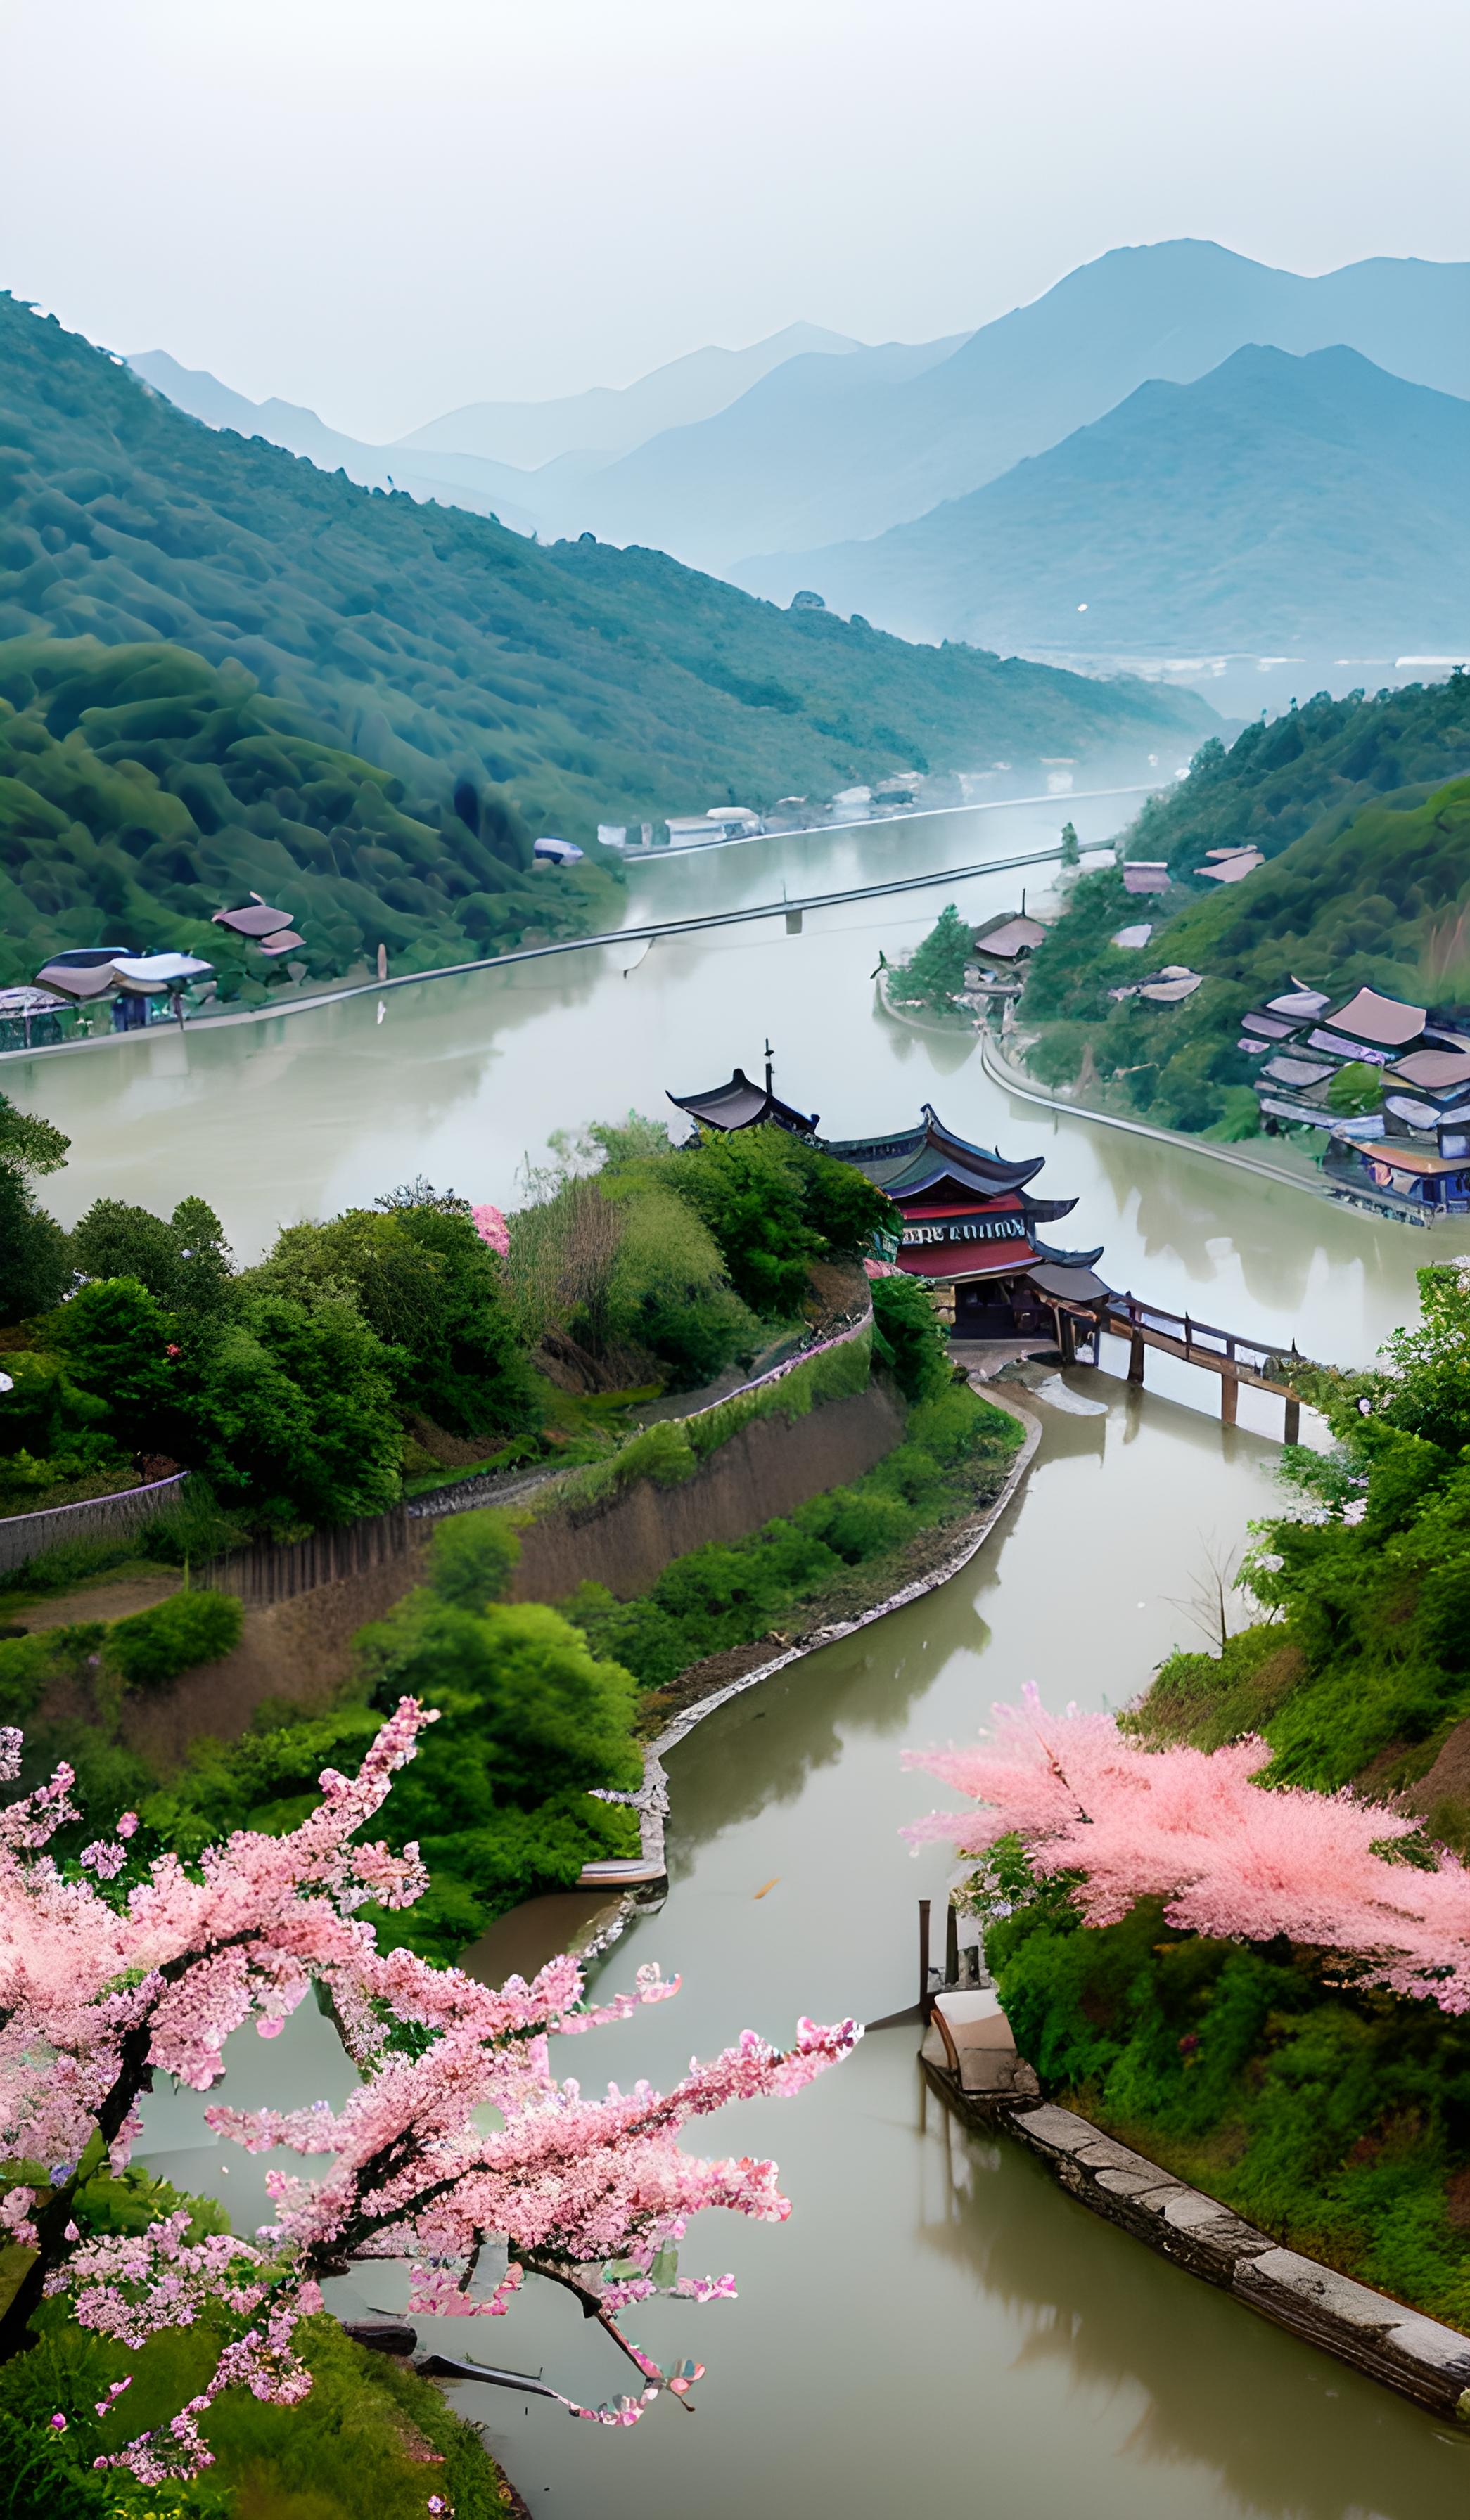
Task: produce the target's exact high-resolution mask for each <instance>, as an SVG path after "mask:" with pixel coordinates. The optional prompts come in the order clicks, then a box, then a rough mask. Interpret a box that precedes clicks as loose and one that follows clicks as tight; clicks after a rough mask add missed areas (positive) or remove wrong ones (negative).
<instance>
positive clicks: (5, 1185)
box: [0, 1161, 71, 1324]
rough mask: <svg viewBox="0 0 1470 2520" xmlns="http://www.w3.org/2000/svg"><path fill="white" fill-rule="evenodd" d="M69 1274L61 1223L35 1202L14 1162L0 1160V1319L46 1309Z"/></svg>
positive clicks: (57, 1299) (57, 1297) (24, 1318)
mask: <svg viewBox="0 0 1470 2520" xmlns="http://www.w3.org/2000/svg"><path fill="white" fill-rule="evenodd" d="M70 1276H71V1267H70V1261H69V1256H68V1250H67V1238H66V1236H65V1234H64V1233H63V1232H62V1229H61V1227H60V1226H59V1225H58V1224H57V1223H56V1222H55V1219H54V1218H52V1217H50V1216H48V1215H47V1213H46V1211H45V1209H44V1208H43V1207H41V1206H39V1205H38V1203H37V1201H36V1196H35V1193H34V1192H33V1191H32V1189H31V1187H30V1184H29V1183H28V1182H27V1181H26V1180H25V1178H24V1175H23V1173H22V1172H21V1170H20V1168H19V1167H18V1166H17V1165H15V1164H8V1163H5V1162H4V1161H0V1322H3V1323H5V1324H9V1323H11V1322H23V1321H28V1320H29V1319H30V1317H31V1316H32V1314H35V1313H47V1312H49V1311H50V1310H51V1307H52V1305H53V1304H55V1303H59V1302H60V1300H61V1297H62V1295H63V1293H64V1292H65V1290H66V1287H67V1285H68V1283H69V1280H70Z"/></svg>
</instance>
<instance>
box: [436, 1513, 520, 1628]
mask: <svg viewBox="0 0 1470 2520" xmlns="http://www.w3.org/2000/svg"><path fill="white" fill-rule="evenodd" d="M520 1562H521V1542H520V1539H519V1538H518V1536H517V1532H516V1527H515V1518H514V1516H513V1515H511V1514H510V1513H508V1512H507V1511H506V1510H505V1509H504V1508H503V1507H497V1506H483V1507H482V1508H479V1509H478V1510H477V1511H475V1512H473V1513H452V1514H446V1515H445V1516H444V1518H443V1520H442V1521H441V1522H437V1523H436V1525H435V1527H434V1537H433V1539H432V1540H431V1542H430V1544H429V1589H430V1591H431V1592H432V1593H433V1594H435V1595H436V1598H438V1599H439V1600H440V1601H447V1602H448V1603H449V1605H450V1607H451V1608H453V1609H456V1610H483V1609H485V1608H487V1607H488V1605H489V1603H490V1602H491V1601H499V1600H501V1599H503V1598H504V1596H505V1594H506V1593H507V1592H508V1591H509V1589H510V1580H511V1577H512V1575H513V1574H514V1573H515V1571H516V1568H517V1566H518V1565H519V1564H520Z"/></svg>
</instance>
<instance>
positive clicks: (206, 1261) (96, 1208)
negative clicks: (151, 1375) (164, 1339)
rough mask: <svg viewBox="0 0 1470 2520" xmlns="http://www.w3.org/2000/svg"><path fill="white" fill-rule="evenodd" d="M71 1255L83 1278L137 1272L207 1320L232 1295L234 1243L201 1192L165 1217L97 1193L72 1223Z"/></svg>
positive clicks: (176, 1309)
mask: <svg viewBox="0 0 1470 2520" xmlns="http://www.w3.org/2000/svg"><path fill="white" fill-rule="evenodd" d="M71 1256H72V1259H73V1261H74V1262H75V1265H76V1267H77V1268H78V1269H79V1270H80V1271H81V1273H82V1275H83V1276H84V1277H88V1278H136V1279H137V1280H138V1282H139V1283H140V1284H142V1285H144V1286H146V1287H147V1289H148V1291H149V1293H150V1294H151V1295H153V1296H155V1297H156V1298H157V1300H158V1301H159V1303H161V1305H163V1306H164V1308H165V1309H166V1310H167V1311H169V1312H173V1313H176V1314H177V1315H178V1316H179V1317H180V1319H181V1320H186V1321H205V1320H208V1319H210V1318H212V1317H213V1316H214V1315H215V1314H218V1313H220V1312H223V1311H224V1310H225V1309H226V1307H227V1306H228V1304H229V1302H230V1286H231V1275H232V1273H231V1267H230V1247H229V1244H228V1243H227V1242H226V1240H225V1238H224V1228H223V1226H222V1225H221V1224H220V1222H219V1219H218V1217H217V1216H216V1215H215V1213H214V1210H213V1209H212V1207H210V1206H209V1205H208V1204H207V1201H206V1200H204V1199H202V1198H184V1199H180V1201H179V1203H178V1205H177V1207H175V1209H174V1211H173V1214H172V1216H171V1217H170V1218H169V1219H168V1220H167V1221H166V1222H165V1221H164V1219H163V1218H162V1217H161V1216H155V1215H154V1214H153V1213H152V1211H151V1210H150V1209H148V1208H146V1207H132V1206H129V1205H128V1203H127V1202H126V1200H124V1199H120V1198H99V1199H94V1201H93V1203H92V1205H91V1206H90V1207H89V1208H88V1210H87V1212H86V1214H85V1216H84V1217H82V1218H81V1220H80V1222H79V1223H78V1224H76V1225H75V1226H73V1228H72V1230H71Z"/></svg>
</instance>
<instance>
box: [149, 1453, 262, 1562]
mask: <svg viewBox="0 0 1470 2520" xmlns="http://www.w3.org/2000/svg"><path fill="white" fill-rule="evenodd" d="M174 1499H175V1501H174V1502H172V1503H170V1504H169V1505H168V1507H167V1508H165V1510H164V1511H163V1512H162V1513H159V1514H155V1516H154V1518H153V1520H152V1521H151V1522H146V1523H145V1524H144V1525H143V1528H142V1530H141V1531H140V1532H139V1534H138V1537H137V1540H136V1542H135V1544H134V1546H135V1548H136V1551H137V1553H138V1555H139V1556H140V1557H151V1558H153V1559H154V1561H155V1562H156V1563H157V1564H158V1565H161V1566H184V1565H188V1564H193V1565H195V1566H204V1565H207V1563H208V1561H209V1559H210V1558H211V1557H227V1556H228V1555H229V1554H230V1552H231V1551H232V1550H235V1549H244V1548H246V1547H247V1546H248V1545H249V1542H250V1536H251V1535H250V1524H249V1522H248V1521H247V1519H246V1517H245V1515H244V1514H242V1513H226V1511H225V1509H224V1508H223V1506H222V1505H221V1504H220V1502H219V1500H218V1498H217V1497H216V1496H215V1494H214V1491H213V1489H212V1488H211V1486H210V1485H209V1482H208V1480H207V1478H206V1476H205V1474H204V1472H203V1470H191V1471H190V1473H189V1476H188V1477H187V1479H186V1480H185V1481H184V1484H183V1486H182V1487H181V1488H177V1489H175V1491H174Z"/></svg>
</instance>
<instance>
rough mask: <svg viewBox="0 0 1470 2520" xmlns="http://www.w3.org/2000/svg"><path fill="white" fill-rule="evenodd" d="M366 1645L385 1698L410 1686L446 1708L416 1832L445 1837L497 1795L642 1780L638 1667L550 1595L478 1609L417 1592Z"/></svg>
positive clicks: (547, 1794) (424, 1775)
mask: <svg viewBox="0 0 1470 2520" xmlns="http://www.w3.org/2000/svg"><path fill="white" fill-rule="evenodd" d="M450 1580H451V1583H452V1581H453V1578H452V1577H451V1579H450ZM359 1652H360V1658H361V1663H362V1668H363V1670H364V1671H365V1672H366V1673H367V1675H368V1677H369V1679H370V1680H371V1681H372V1682H373V1684H374V1691H375V1695H376V1697H377V1699H378V1701H379V1702H380V1703H389V1702H391V1701H392V1700H393V1699H395V1698H396V1697H397V1696H398V1694H399V1693H400V1692H401V1691H402V1690H404V1689H407V1690H409V1691H410V1692H411V1693H412V1694H413V1695H414V1696H417V1697H420V1698H422V1699H423V1700H424V1701H425V1702H426V1703H427V1702H429V1701H430V1700H432V1701H433V1702H434V1703H435V1704H436V1705H439V1706H441V1707H443V1708H444V1709H445V1710H446V1714H447V1722H448V1726H449V1728H450V1732H446V1733H445V1736H444V1750H443V1752H442V1753H441V1754H439V1755H435V1754H434V1753H430V1754H428V1764H426V1763H425V1762H422V1761H421V1762H420V1764H419V1766H418V1767H417V1769H416V1771H415V1775H414V1778H412V1779H410V1780H408V1781H407V1783H406V1784H405V1788H404V1795H403V1798H402V1803H401V1815H402V1823H403V1825H404V1826H405V1827H407V1828H413V1827H414V1826H416V1825H417V1824H418V1823H422V1824H423V1827H424V1828H425V1830H426V1831H427V1830H431V1829H432V1830H434V1831H435V1832H436V1834H443V1833H444V1831H445V1829H446V1828H447V1827H450V1826H452V1824H453V1821H454V1817H455V1816H456V1815H459V1816H461V1817H462V1818H464V1819H466V1820H470V1821H473V1820H474V1819H475V1818H477V1817H478V1818H483V1817H484V1816H485V1815H486V1814H487V1813H488V1811H489V1810H490V1809H492V1808H493V1805H494V1804H495V1803H496V1802H497V1801H501V1800H503V1801H506V1802H513V1803H519V1804H521V1805H522V1806H523V1807H524V1808H527V1809H529V1808H530V1807H532V1806H533V1805H535V1804H537V1803H542V1802H545V1801H547V1800H548V1799H550V1798H551V1797H553V1796H556V1795H558V1794H563V1793H568V1792H570V1793H574V1794H582V1793H586V1792H587V1791H588V1790H589V1788H590V1787H592V1786H593V1785H615V1786H621V1787H626V1786H632V1785H636V1784H637V1782H638V1781H639V1778H641V1776H642V1773H643V1763H642V1760H641V1758H640V1757H639V1755H638V1752H637V1750H636V1749H635V1748H634V1746H633V1741H632V1714H633V1699H634V1691H633V1684H632V1681H631V1680H630V1679H629V1677H628V1674H627V1673H626V1672H625V1671H623V1670H621V1669H620V1667H619V1665H618V1664H617V1663H612V1662H599V1661H598V1660H597V1659H596V1657H595V1656H594V1655H593V1654H592V1653H591V1651H590V1650H589V1648H588V1645H587V1641H586V1639H585V1637H584V1636H582V1635H581V1633H580V1631H579V1630H577V1629H576V1628H574V1627H572V1626H570V1625H569V1624H568V1622H567V1621H566V1620H565V1619H564V1618H562V1617H560V1616H559V1615H558V1613H557V1612H556V1611H555V1610H551V1609H547V1608H546V1607H545V1605H544V1604H543V1603H541V1602H539V1601H526V1602H519V1603H516V1604H514V1605H507V1604H503V1603H499V1602H490V1603H486V1604H485V1605H484V1606H483V1607H482V1608H481V1609H480V1610H479V1611H472V1610H468V1609H460V1608H457V1607H455V1606H454V1604H453V1603H451V1602H450V1601H449V1600H447V1599H444V1598H439V1597H438V1596H437V1594H436V1593H435V1592H430V1593H423V1592H419V1593H414V1594H410V1596H409V1597H408V1599H407V1600H406V1601H403V1602H400V1603H399V1604H398V1606H397V1608H396V1609H394V1610H392V1611H390V1614H389V1616H388V1617H387V1618H386V1619H382V1620H380V1621H379V1622H378V1623H377V1624H376V1626H374V1627H370V1628H366V1629H364V1631H363V1633H362V1636H361V1638H360V1639H359ZM456 1717H458V1719H459V1720H456ZM451 1733H452V1741H451Z"/></svg>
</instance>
